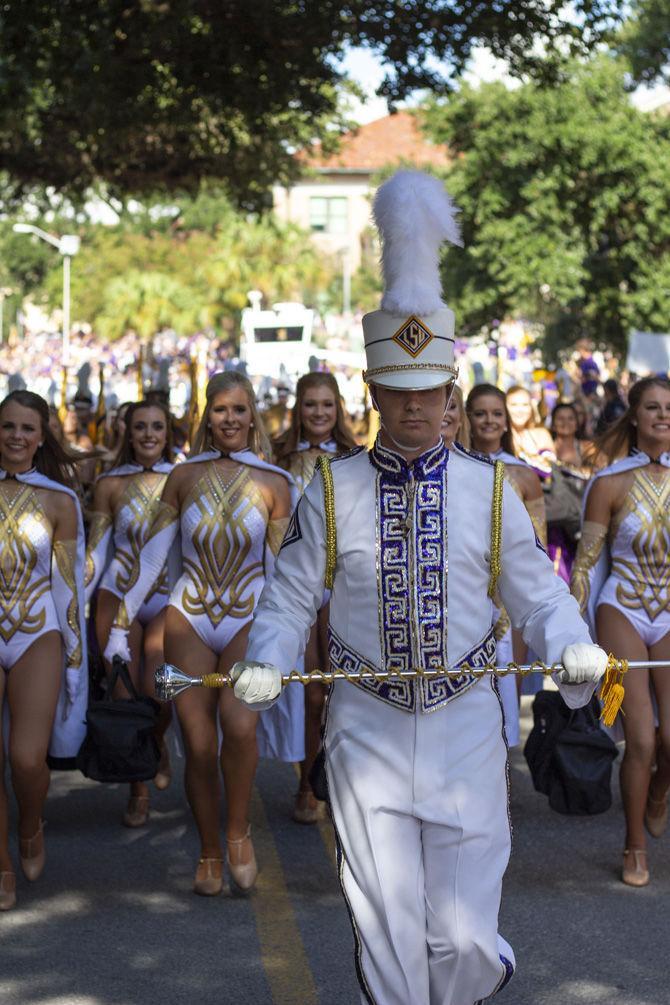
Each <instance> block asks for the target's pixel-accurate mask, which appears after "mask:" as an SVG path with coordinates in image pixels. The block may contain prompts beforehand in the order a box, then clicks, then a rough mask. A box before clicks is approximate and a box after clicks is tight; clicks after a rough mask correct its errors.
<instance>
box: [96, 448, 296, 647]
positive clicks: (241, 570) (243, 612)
mask: <svg viewBox="0 0 670 1005" xmlns="http://www.w3.org/2000/svg"><path fill="white" fill-rule="evenodd" d="M220 456H221V455H220V454H219V453H218V452H213V451H211V452H208V453H206V454H200V455H198V456H197V457H194V458H189V460H188V461H186V462H185V463H186V464H194V463H200V464H201V466H202V473H201V474H200V477H199V478H198V479H197V481H196V482H195V483H194V485H193V486H192V487H191V489H190V490H189V492H188V495H187V497H186V499H185V501H184V504H183V506H182V508H181V512H180V513H178V512H177V511H176V510H175V509H174V508H173V507H172V506H170V505H168V504H166V503H163V502H161V503H160V504H159V506H158V509H157V511H156V516H155V517H154V521H153V524H152V526H151V529H150V531H149V533H148V535H147V537H146V540H145V542H144V545H143V547H142V550H141V553H140V555H139V556H138V558H137V560H136V561H135V563H134V565H133V570H132V572H131V575H130V577H129V579H130V585H129V587H128V590H127V592H126V594H125V596H124V597H123V599H122V602H121V604H120V605H119V611H118V614H117V620H116V625H115V627H116V628H120V629H122V630H123V631H127V629H128V626H129V624H130V622H131V621H132V620H133V618H134V617H135V616H136V613H137V610H138V609H139V606H140V604H141V603H142V601H143V600H144V598H145V597H146V595H147V593H148V592H149V591H150V589H151V588H152V586H153V584H154V583H155V581H156V578H157V576H158V573H159V572H160V570H161V569H162V568H163V566H164V564H165V562H166V560H167V557H168V554H169V552H170V549H171V547H172V544H173V542H174V540H175V538H176V537H177V535H179V537H180V540H181V558H182V573H181V576H180V578H179V580H178V582H177V583H176V585H175V587H174V589H173V590H172V592H171V594H170V600H169V604H170V606H171V607H174V608H176V609H177V610H178V611H179V612H180V614H182V615H183V616H184V617H185V618H186V620H187V621H188V622H189V624H190V625H191V626H192V627H193V629H194V630H195V631H196V632H197V634H198V635H199V636H200V637H201V639H202V640H203V642H205V644H206V645H207V646H208V647H209V648H210V649H211V650H212V652H215V653H217V655H218V654H220V653H221V652H222V651H223V649H224V648H225V647H226V645H227V644H228V642H230V640H231V639H232V638H233V637H234V636H235V635H236V634H237V633H238V632H239V631H240V629H241V628H242V627H243V626H244V625H245V624H246V623H247V622H248V621H249V620H250V619H251V617H252V614H253V610H254V607H255V606H256V602H257V600H258V597H259V596H260V593H261V590H262V589H263V585H264V583H265V578H266V575H267V574H268V573H269V571H270V567H271V565H272V563H273V557H272V556H273V554H276V552H277V551H278V549H279V544H280V543H281V539H282V537H283V532H284V530H285V528H286V525H287V524H288V518H286V519H282V520H272V521H271V520H270V518H269V513H268V509H267V506H266V504H265V500H264V498H263V494H262V492H261V490H260V487H259V485H258V483H257V482H256V480H255V479H254V477H253V472H252V469H253V468H254V467H258V468H265V469H268V468H270V469H271V470H274V471H277V472H278V473H280V474H282V475H283V476H284V477H285V478H287V480H288V481H289V482H290V479H289V478H288V476H287V475H286V472H284V471H281V469H279V468H274V467H272V465H268V464H266V463H265V462H263V461H261V460H260V459H259V458H258V457H256V455H255V454H252V453H251V452H250V451H244V452H240V453H239V454H233V455H231V456H230V459H231V460H233V461H237V462H238V463H237V466H236V467H235V468H231V469H229V470H228V469H222V468H221V467H220V465H218V464H217V463H216V460H217V459H218V458H219V457H220Z"/></svg>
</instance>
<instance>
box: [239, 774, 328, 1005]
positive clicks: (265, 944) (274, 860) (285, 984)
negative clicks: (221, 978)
mask: <svg viewBox="0 0 670 1005" xmlns="http://www.w3.org/2000/svg"><path fill="white" fill-rule="evenodd" d="M251 815H252V819H253V820H254V822H255V823H256V824H257V825H258V826H257V829H255V830H254V832H253V838H254V845H255V846H256V852H257V854H258V859H259V861H260V862H261V864H262V868H261V871H260V873H259V876H258V884H257V886H258V889H257V892H256V893H255V894H254V895H252V897H251V906H252V908H253V912H254V919H255V921H256V931H257V933H258V941H259V944H260V949H261V962H262V964H263V969H264V971H265V976H266V977H267V980H268V984H269V985H270V989H271V991H272V1001H273V1003H274V1005H318V1001H319V996H318V994H317V990H316V984H315V983H314V977H313V976H312V971H311V969H310V966H309V962H308V960H307V954H306V953H305V948H304V946H303V944H302V939H301V937H300V931H299V929H298V924H297V921H296V917H295V913H294V910H293V906H292V904H291V898H290V896H289V892H288V888H287V886H286V880H285V879H284V872H283V869H282V866H281V861H280V858H279V853H278V851H277V846H276V845H275V842H274V839H273V837H272V831H271V830H270V825H269V823H268V819H267V816H266V813H265V808H264V806H263V803H262V800H261V797H260V795H259V793H258V790H257V789H256V788H255V787H254V790H253V793H252V797H251Z"/></svg>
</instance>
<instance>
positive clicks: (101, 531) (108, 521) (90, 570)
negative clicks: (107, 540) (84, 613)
mask: <svg viewBox="0 0 670 1005" xmlns="http://www.w3.org/2000/svg"><path fill="white" fill-rule="evenodd" d="M111 526H112V518H111V516H110V515H109V514H108V513H92V514H91V528H90V531H89V537H88V547H87V549H86V568H85V571H84V586H88V585H89V583H92V582H93V577H94V576H95V562H94V561H93V556H94V554H95V549H96V548H97V547H98V545H99V544H100V542H101V541H102V539H103V537H104V536H105V534H106V533H107V531H108V529H109V528H110V527H111Z"/></svg>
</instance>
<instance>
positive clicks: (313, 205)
mask: <svg viewBox="0 0 670 1005" xmlns="http://www.w3.org/2000/svg"><path fill="white" fill-rule="evenodd" d="M420 115H421V113H420V111H419V110H415V111H408V110H404V111H399V112H396V113H395V114H394V115H386V116H385V117H384V118H382V119H376V120H375V121H374V122H369V123H368V124H367V125H363V126H360V127H359V128H358V129H356V130H355V131H353V132H351V133H347V134H345V136H343V137H342V140H341V142H340V148H339V150H338V151H337V153H335V154H332V155H330V156H322V155H321V153H320V145H319V144H315V146H314V147H313V148H312V149H311V150H309V151H303V152H301V153H300V154H299V155H298V156H299V158H300V160H301V161H302V162H303V164H304V167H305V170H304V174H303V177H302V179H301V180H300V181H298V182H297V183H296V184H295V185H293V186H292V187H291V188H283V187H279V186H277V187H275V189H274V192H273V198H274V208H275V212H276V213H277V215H278V216H279V217H281V218H282V219H283V220H290V221H292V222H293V223H297V224H299V225H300V226H301V227H304V228H305V229H306V230H310V231H311V232H312V235H313V237H314V241H315V242H316V243H317V245H318V246H319V247H320V248H322V249H323V250H324V251H325V252H327V253H329V254H339V255H341V256H342V265H343V270H344V272H345V273H348V274H351V272H353V271H354V270H355V269H356V268H357V267H358V265H359V264H360V261H361V251H362V247H363V242H364V241H365V239H366V233H369V227H370V226H371V222H372V221H371V218H370V192H371V189H372V186H373V184H374V181H375V178H376V175H377V174H378V172H379V171H381V170H382V169H386V168H388V167H389V166H396V165H398V166H400V165H402V166H414V167H421V168H423V167H438V168H439V167H444V166H446V165H447V164H448V162H449V158H448V154H447V152H446V150H445V148H444V147H442V146H437V145H435V144H434V143H431V142H430V140H429V139H428V137H427V136H426V135H425V133H424V132H423V131H422V129H421V120H420Z"/></svg>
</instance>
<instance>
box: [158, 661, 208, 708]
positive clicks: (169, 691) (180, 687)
mask: <svg viewBox="0 0 670 1005" xmlns="http://www.w3.org/2000/svg"><path fill="white" fill-rule="evenodd" d="M154 682H155V685H156V697H157V698H158V699H159V700H160V701H172V699H173V698H176V697H177V695H178V694H181V692H182V691H185V690H186V689H187V688H189V687H192V686H193V684H199V683H200V678H199V677H189V676H188V674H185V673H184V671H183V670H180V669H179V667H175V666H173V665H172V663H163V665H162V666H159V667H158V669H157V670H156V672H155V674H154Z"/></svg>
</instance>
